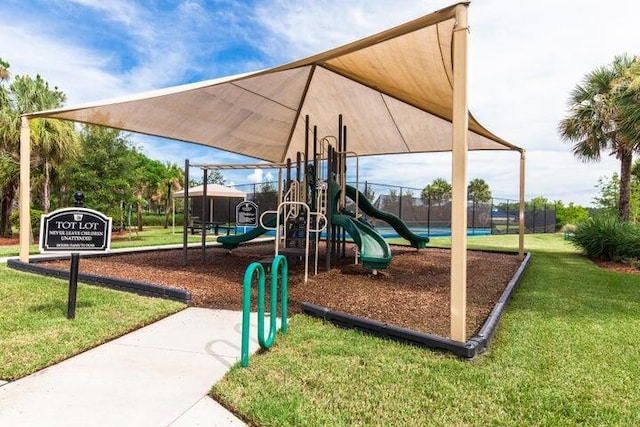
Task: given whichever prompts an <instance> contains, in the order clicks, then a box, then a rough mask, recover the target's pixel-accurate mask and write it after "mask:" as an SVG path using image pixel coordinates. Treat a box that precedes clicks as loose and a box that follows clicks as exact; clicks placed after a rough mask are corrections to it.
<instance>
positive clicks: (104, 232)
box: [40, 191, 111, 319]
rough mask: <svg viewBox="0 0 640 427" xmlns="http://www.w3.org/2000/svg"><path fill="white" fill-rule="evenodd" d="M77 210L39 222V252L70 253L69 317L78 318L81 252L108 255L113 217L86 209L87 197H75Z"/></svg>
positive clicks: (43, 216) (47, 216) (45, 216)
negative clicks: (77, 303) (77, 305)
mask: <svg viewBox="0 0 640 427" xmlns="http://www.w3.org/2000/svg"><path fill="white" fill-rule="evenodd" d="M73 196H74V198H75V200H76V201H75V207H74V208H65V209H58V210H56V211H53V212H51V213H49V214H47V215H42V217H41V219H40V252H42V253H49V252H57V253H71V267H70V272H69V298H68V301H67V318H68V319H73V318H75V316H76V300H77V292H78V269H79V264H80V252H106V251H108V250H109V248H110V245H111V218H109V217H107V216H105V215H104V214H102V213H101V212H98V211H94V210H92V209H87V208H84V207H83V205H84V194H82V193H81V192H79V191H77V192H76V193H75V194H74V195H73Z"/></svg>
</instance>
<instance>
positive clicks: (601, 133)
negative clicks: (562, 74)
mask: <svg viewBox="0 0 640 427" xmlns="http://www.w3.org/2000/svg"><path fill="white" fill-rule="evenodd" d="M638 61H639V60H638V58H637V57H629V56H627V55H622V56H616V57H615V59H614V61H613V63H611V64H610V65H607V66H604V67H600V68H598V69H596V70H594V71H592V72H591V73H589V74H587V75H586V76H585V77H584V79H583V82H582V84H579V85H577V86H576V87H575V88H574V89H573V90H572V91H571V93H570V96H569V115H568V116H567V117H566V118H565V119H563V120H562V121H561V122H560V124H559V126H558V131H559V133H560V137H561V138H562V139H563V140H565V141H566V142H570V143H572V144H573V147H572V150H573V154H574V155H575V156H576V157H577V158H578V159H580V160H582V161H585V162H586V161H599V160H600V158H601V156H602V153H603V152H609V153H611V154H612V155H615V156H616V158H617V159H618V160H619V161H620V197H619V201H618V218H619V219H620V220H621V221H628V219H629V201H630V194H631V165H632V164H633V152H634V151H636V150H637V149H638V142H640V141H639V140H638V128H639V127H640V126H639V125H638V123H640V122H639V121H638V115H639V114H640V113H639V112H638V109H639V108H640V107H639V106H638V105H639V104H638V86H640V85H639V84H638V77H639V76H640V66H639V65H638ZM634 101H635V102H634Z"/></svg>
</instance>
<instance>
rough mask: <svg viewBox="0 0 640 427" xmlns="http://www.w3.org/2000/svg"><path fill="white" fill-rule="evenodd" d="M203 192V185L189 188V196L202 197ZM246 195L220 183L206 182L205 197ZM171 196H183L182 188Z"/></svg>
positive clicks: (242, 196)
mask: <svg viewBox="0 0 640 427" xmlns="http://www.w3.org/2000/svg"><path fill="white" fill-rule="evenodd" d="M203 194H204V186H203V185H196V186H195V187H191V188H189V197H202V195H203ZM246 196H247V193H244V192H242V191H240V190H236V189H235V188H230V187H225V186H224V185H220V184H207V197H237V198H241V199H243V198H245V197H246ZM173 197H175V198H176V199H182V198H184V190H180V191H176V192H175V193H173Z"/></svg>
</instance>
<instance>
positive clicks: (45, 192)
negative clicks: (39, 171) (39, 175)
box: [42, 160, 51, 213]
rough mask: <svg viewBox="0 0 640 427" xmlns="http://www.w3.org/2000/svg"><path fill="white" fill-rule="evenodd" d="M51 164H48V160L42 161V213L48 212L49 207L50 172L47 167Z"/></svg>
mask: <svg viewBox="0 0 640 427" xmlns="http://www.w3.org/2000/svg"><path fill="white" fill-rule="evenodd" d="M50 168H51V166H50V165H49V161H48V160H45V162H44V184H43V186H42V210H43V211H44V213H49V210H50V209H51V192H50V186H51V174H50V171H49V169H50Z"/></svg>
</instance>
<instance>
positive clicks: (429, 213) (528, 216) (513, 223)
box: [234, 182, 556, 236]
mask: <svg viewBox="0 0 640 427" xmlns="http://www.w3.org/2000/svg"><path fill="white" fill-rule="evenodd" d="M349 185H352V186H354V187H355V186H356V184H355V183H350V184H349ZM234 188H236V189H238V190H240V191H243V192H245V193H246V194H247V200H251V201H253V202H255V203H256V204H257V205H258V207H259V209H260V212H264V211H265V210H274V209H276V208H277V203H278V183H277V182H263V183H260V184H240V185H236V186H234ZM358 189H359V190H360V191H361V192H362V193H363V194H364V195H365V196H366V197H367V199H368V200H369V201H370V202H371V203H372V204H373V205H374V206H375V207H376V208H377V209H379V210H382V211H385V212H389V213H391V214H393V215H395V216H397V217H399V218H400V219H402V221H404V222H405V223H406V224H407V225H408V226H409V228H411V229H412V230H414V231H415V232H418V233H423V234H428V235H430V236H436V235H450V234H451V200H450V199H448V198H447V199H438V198H435V197H423V194H422V189H418V188H412V187H403V186H397V185H388V184H378V183H370V182H361V183H359V184H358ZM427 196H428V195H427ZM346 207H347V209H350V210H352V211H353V210H355V203H353V201H350V200H348V199H347V206H346ZM518 209H519V202H518V201H517V200H510V199H502V198H497V197H494V198H492V199H491V200H489V201H486V202H481V201H472V200H470V201H469V202H468V205H467V228H468V232H469V234H470V235H474V234H478V235H480V234H516V233H518V229H519V226H520V223H519V215H518ZM369 220H370V221H371V223H372V224H373V225H375V226H376V227H378V228H380V229H382V230H385V229H386V228H389V226H388V224H387V223H385V222H384V221H381V220H378V219H375V218H369ZM524 221H525V224H524V225H525V232H526V233H553V232H555V231H556V210H555V205H554V204H551V203H549V204H544V205H542V206H540V205H534V204H531V203H527V204H526V208H525V215H524Z"/></svg>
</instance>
